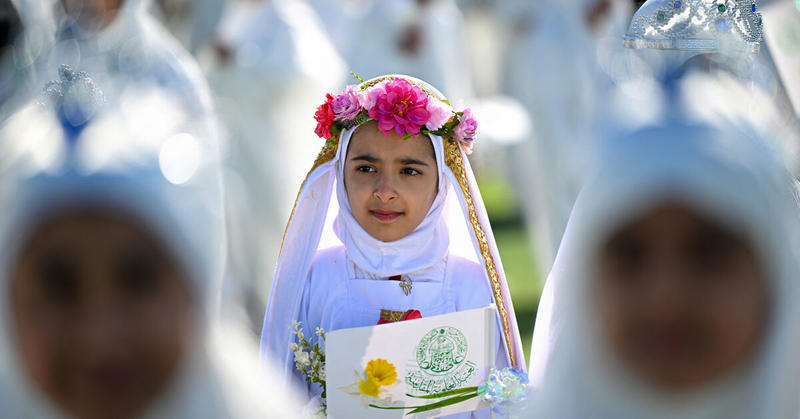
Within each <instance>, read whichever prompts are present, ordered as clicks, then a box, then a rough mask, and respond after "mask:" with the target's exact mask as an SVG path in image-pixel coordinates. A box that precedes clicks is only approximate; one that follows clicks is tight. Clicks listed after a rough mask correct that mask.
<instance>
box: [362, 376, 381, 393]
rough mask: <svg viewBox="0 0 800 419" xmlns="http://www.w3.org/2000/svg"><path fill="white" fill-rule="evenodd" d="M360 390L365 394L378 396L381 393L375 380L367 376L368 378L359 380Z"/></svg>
mask: <svg viewBox="0 0 800 419" xmlns="http://www.w3.org/2000/svg"><path fill="white" fill-rule="evenodd" d="M358 392H359V393H361V394H363V395H365V396H370V397H378V394H380V389H379V386H378V383H376V382H375V380H373V379H372V378H367V379H366V380H361V381H359V382H358Z"/></svg>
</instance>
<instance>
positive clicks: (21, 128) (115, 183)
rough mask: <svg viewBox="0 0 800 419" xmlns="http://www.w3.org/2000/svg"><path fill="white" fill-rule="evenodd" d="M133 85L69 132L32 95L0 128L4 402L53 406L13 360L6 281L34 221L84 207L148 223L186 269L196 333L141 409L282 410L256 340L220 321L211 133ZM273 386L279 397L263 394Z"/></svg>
mask: <svg viewBox="0 0 800 419" xmlns="http://www.w3.org/2000/svg"><path fill="white" fill-rule="evenodd" d="M140 93H141V94H140V96H138V97H137V100H134V99H133V98H129V101H128V102H126V103H123V104H114V105H108V107H107V108H106V109H104V110H102V111H101V113H100V114H98V115H97V116H96V117H95V119H93V120H91V121H90V122H89V123H88V124H87V125H86V127H85V128H84V129H83V131H82V132H81V133H80V135H79V137H77V138H74V137H70V136H69V135H66V136H65V131H63V130H62V125H61V124H62V123H61V121H59V119H58V117H56V115H55V114H54V113H53V112H52V111H51V110H50V109H46V108H44V107H42V105H39V104H38V103H35V104H32V105H31V106H29V107H26V108H24V109H23V110H21V111H20V112H18V113H17V114H15V115H14V116H13V117H12V118H10V119H9V120H8V122H7V123H6V124H5V125H4V126H3V127H2V128H1V129H0V150H2V152H0V212H2V214H3V217H2V218H0V249H1V250H2V252H1V253H0V254H1V255H2V260H0V267H2V271H0V298H2V299H3V301H2V303H0V332H2V338H0V388H2V391H0V405H2V406H3V408H4V409H10V411H11V412H13V413H9V412H8V411H4V414H9V415H10V416H12V417H51V416H59V415H60V414H59V413H57V410H58V409H56V408H55V407H54V406H52V405H51V403H50V402H49V401H47V400H46V398H45V397H43V396H42V395H41V393H40V391H39V390H38V389H37V388H36V387H35V386H34V385H33V383H32V382H31V380H30V379H29V378H28V377H27V375H26V374H25V373H24V371H23V368H22V367H21V362H20V361H19V354H18V348H17V347H16V346H15V341H16V337H15V334H14V333H13V332H12V331H13V322H12V319H11V318H10V317H11V313H10V304H9V301H8V298H9V282H8V281H9V275H10V270H11V269H12V266H13V265H14V262H13V261H14V259H15V258H16V257H17V255H18V253H19V252H20V251H21V248H20V246H21V245H22V244H23V243H24V242H25V240H27V237H28V235H29V234H31V233H32V231H33V230H35V229H36V228H37V226H39V225H40V224H41V223H42V222H43V221H44V220H46V219H47V218H49V217H51V216H54V215H57V214H58V213H60V212H61V211H64V210H69V209H70V208H76V207H77V208H85V207H87V206H90V207H99V208H105V209H108V210H111V211H117V210H121V211H123V212H125V213H126V214H128V215H131V216H133V217H134V218H136V219H138V221H140V222H142V223H144V224H145V225H146V226H147V227H148V228H149V229H150V230H151V231H153V232H155V233H156V235H157V236H158V237H159V238H160V239H161V240H162V241H163V242H164V244H165V245H166V247H167V248H168V249H169V250H170V251H171V252H172V253H173V254H174V255H175V256H176V258H177V260H178V263H179V264H180V265H181V266H182V267H183V268H184V270H185V272H186V273H187V276H188V279H189V284H188V285H189V288H190V291H191V292H192V294H193V296H194V298H193V301H194V302H195V322H194V327H195V330H194V333H193V335H194V336H195V340H194V341H193V342H192V345H191V346H190V349H189V350H188V352H187V353H186V354H184V358H183V360H182V364H181V367H180V368H179V369H178V371H177V372H176V374H175V376H174V377H173V378H172V381H171V384H170V385H169V386H168V388H167V390H165V392H164V394H161V395H160V396H159V397H160V398H159V400H156V401H154V403H153V405H152V406H151V407H150V408H149V410H148V411H147V412H146V413H145V416H147V417H178V418H190V417H199V416H208V417H264V415H265V414H266V413H273V412H275V414H276V415H277V416H289V414H287V413H286V411H285V410H282V409H284V407H282V404H284V403H285V404H286V405H287V406H288V405H290V403H291V400H292V399H291V398H287V397H288V396H287V395H285V394H284V393H282V392H280V391H278V390H277V389H276V388H274V387H272V386H271V385H270V384H269V383H265V382H263V380H262V379H261V378H259V377H260V375H259V373H258V371H257V368H256V366H257V365H258V364H257V351H256V349H255V347H254V346H252V345H253V344H254V342H249V344H250V345H251V346H249V347H248V346H247V345H248V342H247V341H246V339H245V338H244V337H243V336H244V335H243V334H241V333H240V332H239V331H238V330H237V327H236V326H237V325H230V324H227V323H226V327H225V328H219V326H218V324H219V323H220V321H219V320H218V319H217V309H216V307H217V306H218V302H217V299H218V297H219V287H220V283H221V279H222V273H223V269H224V263H225V230H224V211H223V206H222V203H223V196H222V188H221V182H220V173H219V157H218V150H217V144H216V141H217V140H216V138H215V137H213V136H208V135H207V136H205V137H203V136H198V135H191V134H188V133H187V132H186V131H185V130H186V129H188V128H190V127H192V126H196V125H197V122H198V121H195V120H193V119H192V118H189V117H187V116H186V114H185V113H184V112H182V108H181V107H180V105H179V104H178V103H176V102H175V101H174V100H173V98H172V97H171V96H170V95H169V94H168V93H164V92H163V91H160V90H158V89H155V90H148V89H144V88H142V89H141V90H140ZM152 108H156V109H158V110H159V111H160V112H162V113H163V114H164V115H165V116H166V118H163V119H154V120H149V121H147V122H148V123H149V124H148V125H146V126H142V125H140V124H141V122H142V120H141V118H142V115H141V113H142V112H144V114H145V115H147V112H148V111H149V110H150V109H152ZM223 332H224V333H223ZM221 342H225V343H224V344H222V343H221ZM233 356H235V358H231V357H233ZM250 361H252V363H251V362H250ZM270 392H271V393H273V394H275V395H276V396H275V398H270V397H265V396H266V395H268V394H269V393H270Z"/></svg>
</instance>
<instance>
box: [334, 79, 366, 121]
mask: <svg viewBox="0 0 800 419" xmlns="http://www.w3.org/2000/svg"><path fill="white" fill-rule="evenodd" d="M331 105H332V106H333V112H334V113H335V114H336V119H337V120H339V121H352V120H353V119H356V116H358V114H359V112H361V104H360V103H359V101H358V92H356V89H355V88H354V87H353V86H348V87H347V88H346V89H344V91H343V92H342V93H341V94H340V95H339V96H336V98H334V99H333V102H332V104H331Z"/></svg>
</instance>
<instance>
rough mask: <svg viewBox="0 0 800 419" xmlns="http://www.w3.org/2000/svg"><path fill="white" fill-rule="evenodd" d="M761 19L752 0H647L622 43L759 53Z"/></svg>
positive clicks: (706, 50) (631, 45) (701, 50)
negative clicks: (732, 49)
mask: <svg viewBox="0 0 800 419" xmlns="http://www.w3.org/2000/svg"><path fill="white" fill-rule="evenodd" d="M762 25H763V22H762V20H761V13H759V12H758V5H757V4H756V1H755V0H647V2H645V4H643V5H642V7H641V8H639V10H638V11H637V12H636V14H635V15H634V16H633V19H632V20H631V25H630V28H629V29H628V33H627V34H626V36H625V38H624V40H623V44H624V45H625V46H626V47H627V48H633V49H670V50H681V51H694V52H698V53H704V52H709V53H714V52H724V50H725V49H726V48H727V49H730V48H735V49H736V50H738V51H741V52H746V53H752V54H758V52H759V50H760V48H761V33H762Z"/></svg>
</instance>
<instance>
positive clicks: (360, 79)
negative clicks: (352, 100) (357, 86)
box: [350, 71, 364, 83]
mask: <svg viewBox="0 0 800 419" xmlns="http://www.w3.org/2000/svg"><path fill="white" fill-rule="evenodd" d="M350 74H352V75H353V78H354V79H356V80H358V81H360V82H361V83H364V79H363V78H362V77H361V76H360V75H359V74H358V73H356V72H355V71H351V72H350Z"/></svg>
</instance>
